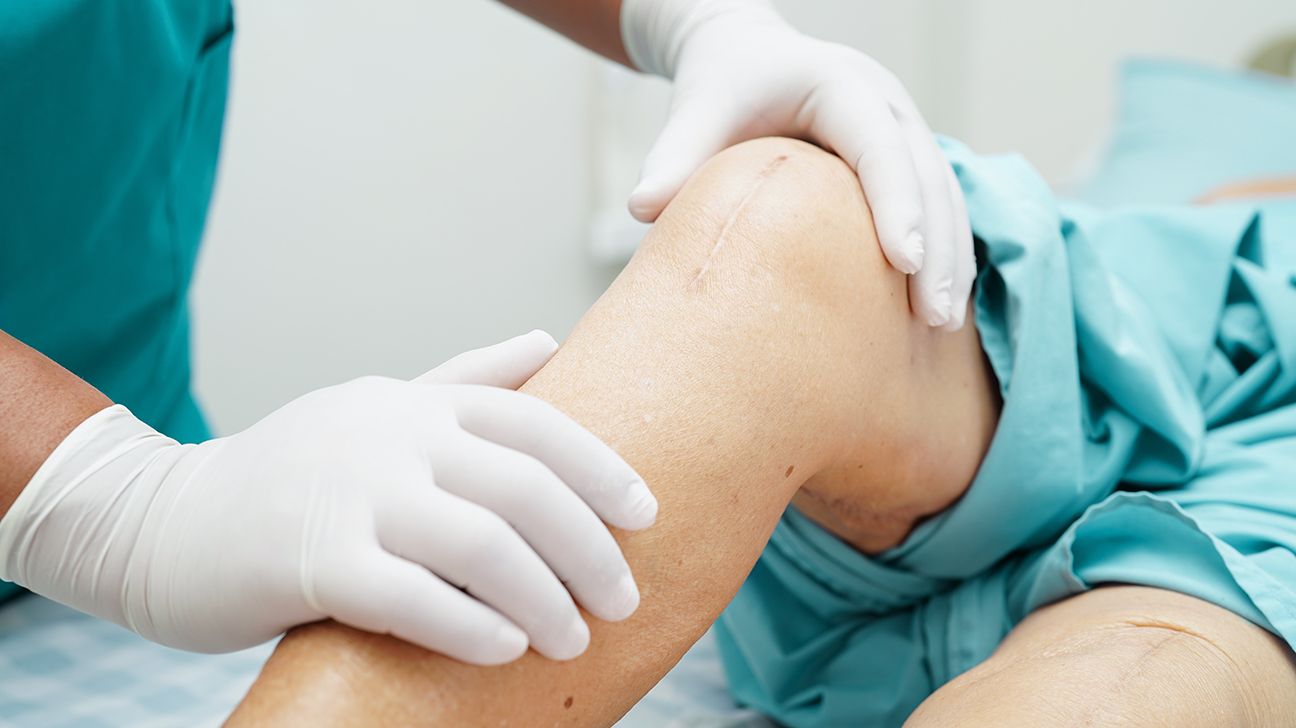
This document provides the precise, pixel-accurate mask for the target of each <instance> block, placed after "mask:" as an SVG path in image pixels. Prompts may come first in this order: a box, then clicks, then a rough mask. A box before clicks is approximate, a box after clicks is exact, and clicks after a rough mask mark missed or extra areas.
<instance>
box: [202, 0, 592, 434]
mask: <svg viewBox="0 0 1296 728" xmlns="http://www.w3.org/2000/svg"><path fill="white" fill-rule="evenodd" d="M450 5H451V4H450V3H442V2H438V1H435V0H434V1H429V0H382V2H375V3H355V2H341V1H340V0H274V1H273V2H253V1H252V0H248V1H246V2H242V3H241V4H239V6H238V35H237V42H236V49H235V61H234V63H235V67H234V85H233V91H232V99H231V106H230V109H229V115H228V122H227V134H226V138H225V147H224V155H223V159H222V167H221V172H220V177H219V182H218V190H217V194H216V199H215V202H214V208H213V211H212V215H211V220H210V225H209V230H208V236H207V241H206V245H205V249H204V252H203V255H202V258H201V260H200V264H199V272H198V280H197V282H196V284H195V286H196V290H195V292H194V307H195V347H196V376H197V387H198V391H199V395H200V397H201V398H202V400H203V402H204V403H205V405H206V408H207V410H208V413H209V415H210V416H211V418H212V420H213V422H214V424H215V425H216V427H217V429H218V430H219V431H223V432H229V431H231V430H233V429H237V428H241V427H243V426H246V425H247V424H250V423H251V422H253V421H255V420H256V419H258V418H259V417H260V416H261V415H263V414H265V413H266V412H268V411H270V410H272V409H273V408H275V407H276V406H278V405H280V404H282V403H283V402H285V401H287V400H288V399H290V398H292V397H293V396H296V395H298V394H301V393H304V392H306V391H309V390H310V389H313V388H316V387H320V386H324V385H327V384H332V383H336V382H339V381H343V380H345V379H348V378H351V377H355V376H358V375H361V374H365V373H381V374H387V375H392V376H403V377H409V376H414V375H416V374H419V373H420V372H421V371H422V370H424V369H427V368H430V367H431V366H433V365H434V364H436V363H438V362H439V361H441V360H442V359H444V358H446V357H448V356H450V355H452V354H453V353H456V352H458V351H460V350H462V349H465V348H469V347H472V346H477V345H481V344H484V343H489V342H491V341H493V340H497V339H501V338H504V337H506V336H509V335H511V334H514V333H521V332H524V331H527V330H529V329H531V328H535V327H544V328H547V329H549V330H550V331H552V332H553V333H554V334H555V335H559V336H561V335H563V334H565V333H566V331H567V330H568V329H569V328H570V327H571V325H572V324H573V323H575V321H576V319H577V318H578V317H579V315H580V313H581V312H582V311H584V309H585V308H586V307H588V305H589V303H590V302H591V301H592V300H593V299H594V298H595V297H596V296H597V295H598V293H600V292H601V291H602V289H603V288H604V287H605V286H606V282H607V281H608V280H610V275H611V274H610V272H609V271H607V270H604V269H600V268H598V267H595V266H594V265H593V264H591V263H590V262H588V258H587V256H586V254H585V229H586V228H585V226H586V220H587V218H588V216H589V202H588V201H589V198H590V195H589V189H588V185H589V168H590V164H591V162H590V152H589V145H588V144H587V139H588V136H589V133H590V128H589V126H590V120H589V115H588V108H589V97H590V93H591V83H592V78H593V71H594V69H595V66H594V65H593V64H594V62H593V61H592V60H591V59H590V58H588V57H587V54H586V53H585V52H584V51H581V50H579V49H577V48H576V47H575V46H572V45H571V44H569V43H567V42H565V41H562V40H560V39H558V38H557V37H556V36H553V35H552V34H550V33H549V32H548V31H544V30H542V29H540V28H539V26H535V25H533V24H532V23H530V22H529V21H527V20H525V19H523V18H521V17H518V16H515V15H514V14H512V13H510V12H509V11H507V10H505V9H503V8H502V7H500V6H497V5H496V4H495V3H491V2H456V3H454V4H453V6H452V7H447V6H450Z"/></svg>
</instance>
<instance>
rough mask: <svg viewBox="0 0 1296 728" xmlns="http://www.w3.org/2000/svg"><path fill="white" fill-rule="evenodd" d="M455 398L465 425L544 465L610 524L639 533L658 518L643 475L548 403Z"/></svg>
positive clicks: (476, 391)
mask: <svg viewBox="0 0 1296 728" xmlns="http://www.w3.org/2000/svg"><path fill="white" fill-rule="evenodd" d="M452 396H453V398H454V402H455V413H456V415H457V416H458V418H459V424H460V426H462V427H463V428H464V429H465V430H468V431H469V432H471V433H473V434H475V435H477V436H478V437H482V438H485V439H487V440H490V441H492V442H495V443H498V444H500V445H503V446H504V447H507V448H509V449H512V450H517V451H519V452H523V453H526V454H527V455H530V456H531V457H533V458H535V459H537V460H539V461H540V462H542V463H544V464H545V465H546V466H547V467H548V468H549V469H550V470H552V471H553V472H554V473H555V474H556V475H557V476H558V477H559V478H561V479H562V481H563V482H564V483H566V484H567V486H568V487H569V488H571V489H572V490H573V491H575V492H576V494H577V495H579V496H580V497H581V500H583V501H585V503H587V504H588V505H589V507H590V508H593V509H594V512H595V513H597V514H598V515H599V517H600V518H602V519H603V520H605V521H607V522H608V523H610V524H612V525H614V526H617V527H619V528H625V529H630V530H637V529H641V528H647V527H648V526H651V525H652V523H653V521H654V520H655V519H656V518H657V499H656V498H654V497H653V495H652V493H651V492H650V491H649V490H648V486H647V485H645V484H644V482H643V479H642V478H640V477H639V475H638V473H636V472H635V471H634V469H633V468H631V467H630V466H629V465H628V464H626V462H625V461H624V460H622V459H621V457H620V456H619V455H617V454H616V452H614V451H613V450H612V448H610V447H608V446H607V445H606V444H605V443H604V442H603V441H602V440H600V439H598V438H597V437H595V436H594V435H593V434H591V433H590V432H589V431H587V430H586V429H585V428H583V427H581V426H580V425H578V424H576V422H575V421H574V420H572V419H571V418H570V417H568V416H567V415H565V414H563V413H562V412H560V411H558V410H557V409H556V408H554V407H553V406H552V405H550V404H548V403H547V402H543V401H541V400H539V399H536V398H535V397H529V396H527V395H524V394H521V393H518V392H510V391H507V390H504V389H495V388H491V387H472V386H464V387H456V388H455V391H454V392H453V394H452Z"/></svg>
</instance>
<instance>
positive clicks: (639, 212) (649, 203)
mask: <svg viewBox="0 0 1296 728" xmlns="http://www.w3.org/2000/svg"><path fill="white" fill-rule="evenodd" d="M651 189H652V188H651V187H650V186H649V185H646V184H640V185H639V186H638V187H636V188H635V190H634V192H631V193H630V200H629V202H627V203H626V207H628V208H629V210H630V215H631V216H633V217H634V219H636V220H638V221H639V222H652V221H653V219H654V218H656V217H657V215H656V212H657V209H656V205H655V204H654V200H653V197H654V195H653V194H652V192H651Z"/></svg>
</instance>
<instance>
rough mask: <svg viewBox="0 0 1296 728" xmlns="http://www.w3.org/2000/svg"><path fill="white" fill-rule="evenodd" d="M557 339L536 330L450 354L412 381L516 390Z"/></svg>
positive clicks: (548, 354)
mask: <svg viewBox="0 0 1296 728" xmlns="http://www.w3.org/2000/svg"><path fill="white" fill-rule="evenodd" d="M557 350H558V342H556V341H554V338H553V337H552V336H550V335H549V334H547V333H545V332H543V331H540V330H539V329H537V330H535V331H532V332H530V333H527V334H522V335H521V336H515V337H513V338H511V339H508V340H506V341H501V342H500V343H498V344H494V345H492V346H486V347H482V348H481V349H473V350H472V351H465V352H464V353H462V354H460V355H458V356H456V357H454V358H453V359H451V360H449V361H447V362H446V363H444V364H442V365H441V366H439V367H437V368H436V369H433V370H432V371H430V372H428V373H426V374H424V375H422V376H420V377H418V378H417V379H415V380H414V381H416V382H418V383H419V384H482V385H486V386H489V387H503V388H505V389H517V388H518V387H520V386H522V384H523V383H524V382H526V380H528V379H530V378H531V376H532V375H533V374H535V373H536V372H537V371H539V370H540V367H542V366H544V365H545V362H547V361H549V359H550V358H551V357H552V356H553V355H554V352H555V351H557Z"/></svg>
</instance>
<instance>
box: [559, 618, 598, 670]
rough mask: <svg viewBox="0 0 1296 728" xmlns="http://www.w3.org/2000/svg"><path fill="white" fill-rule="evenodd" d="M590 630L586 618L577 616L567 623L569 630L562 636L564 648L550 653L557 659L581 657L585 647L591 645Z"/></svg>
mask: <svg viewBox="0 0 1296 728" xmlns="http://www.w3.org/2000/svg"><path fill="white" fill-rule="evenodd" d="M589 641H590V632H589V625H587V624H585V620H583V619H581V618H580V617H577V618H576V619H575V620H573V621H572V622H571V623H570V624H568V625H567V632H566V633H565V634H564V635H563V638H562V645H563V646H562V649H561V651H559V652H555V653H554V654H552V655H550V657H552V658H553V659H555V660H571V659H573V658H576V657H580V656H581V655H582V654H583V653H584V652H585V648H586V647H589Z"/></svg>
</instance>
